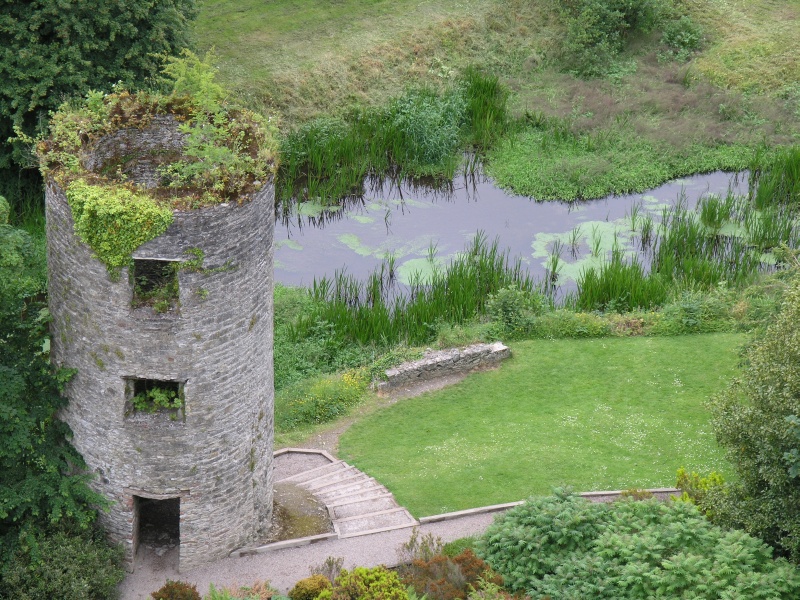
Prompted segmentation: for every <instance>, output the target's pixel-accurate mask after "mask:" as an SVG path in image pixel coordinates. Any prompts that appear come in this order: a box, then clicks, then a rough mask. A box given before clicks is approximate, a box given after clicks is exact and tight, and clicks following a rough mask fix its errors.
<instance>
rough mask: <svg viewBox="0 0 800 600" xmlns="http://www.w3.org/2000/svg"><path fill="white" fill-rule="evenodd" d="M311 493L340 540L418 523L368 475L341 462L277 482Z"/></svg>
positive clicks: (335, 461)
mask: <svg viewBox="0 0 800 600" xmlns="http://www.w3.org/2000/svg"><path fill="white" fill-rule="evenodd" d="M280 482H291V483H294V484H296V485H298V486H300V487H302V488H305V489H306V490H308V491H309V492H311V493H312V494H313V495H314V496H315V497H316V498H317V499H318V500H319V501H320V502H322V503H323V504H325V506H326V507H327V509H328V514H329V515H330V518H331V521H332V522H333V527H334V531H336V533H337V534H338V535H339V537H340V538H346V537H355V536H359V535H368V534H370V533H378V532H381V531H390V530H392V529H401V528H404V527H414V526H415V525H418V524H419V523H418V522H417V520H416V519H415V518H414V517H412V516H411V514H410V513H409V512H408V511H407V510H406V509H405V508H403V507H401V506H399V505H398V504H397V502H396V501H395V499H394V496H393V495H392V493H391V492H390V491H389V490H387V489H386V488H385V487H384V486H382V485H381V484H380V483H378V482H377V481H375V480H374V479H373V478H372V477H370V476H369V475H367V474H365V473H362V472H361V471H359V470H358V469H356V468H355V467H353V466H351V465H349V464H347V463H346V462H344V461H341V460H338V461H337V460H333V461H331V462H330V463H328V464H325V465H322V466H319V467H315V468H313V469H309V470H307V471H303V472H300V473H296V474H294V475H292V476H291V477H285V478H283V479H280V480H278V481H276V483H280Z"/></svg>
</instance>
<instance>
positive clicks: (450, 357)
mask: <svg viewBox="0 0 800 600" xmlns="http://www.w3.org/2000/svg"><path fill="white" fill-rule="evenodd" d="M509 356H511V350H509V349H508V347H507V346H505V345H504V344H503V343H502V342H495V343H494V344H474V345H472V346H467V347H466V348H464V349H463V350H459V349H458V348H452V349H450V350H440V351H436V352H428V353H426V354H425V356H424V357H423V358H422V359H420V360H415V361H414V362H409V363H403V364H402V365H399V366H397V367H394V368H393V369H389V370H388V371H386V381H382V382H380V383H379V384H378V389H386V388H393V387H399V386H403V385H408V384H412V383H417V382H420V381H427V380H429V379H436V378H438V377H444V376H446V375H454V374H457V373H464V372H466V371H471V370H473V369H476V368H479V367H487V366H492V365H495V364H497V363H499V362H500V361H501V360H503V359H506V358H508V357H509Z"/></svg>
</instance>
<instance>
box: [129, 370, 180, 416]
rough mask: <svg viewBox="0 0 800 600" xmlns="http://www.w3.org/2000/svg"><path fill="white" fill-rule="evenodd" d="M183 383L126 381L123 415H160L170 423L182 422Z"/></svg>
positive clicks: (156, 380)
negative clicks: (165, 417) (164, 416)
mask: <svg viewBox="0 0 800 600" xmlns="http://www.w3.org/2000/svg"><path fill="white" fill-rule="evenodd" d="M183 385H184V384H183V382H181V381H165V380H158V379H127V380H126V382H125V400H126V401H125V415H126V416H128V417H130V416H133V415H136V414H162V415H166V416H167V417H168V418H169V419H170V420H171V421H178V420H181V421H182V420H183V418H184V396H183Z"/></svg>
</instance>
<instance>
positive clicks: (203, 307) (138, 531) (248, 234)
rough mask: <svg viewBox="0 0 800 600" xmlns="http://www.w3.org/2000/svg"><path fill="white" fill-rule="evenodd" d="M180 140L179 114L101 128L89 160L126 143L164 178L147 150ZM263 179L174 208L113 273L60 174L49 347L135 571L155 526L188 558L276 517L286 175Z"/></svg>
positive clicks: (99, 160)
mask: <svg viewBox="0 0 800 600" xmlns="http://www.w3.org/2000/svg"><path fill="white" fill-rule="evenodd" d="M182 143H183V138H182V134H180V133H179V131H178V127H177V122H176V121H175V120H174V119H173V118H172V117H156V118H154V119H153V120H152V121H151V122H150V123H149V125H148V126H147V127H144V128H132V129H123V130H120V131H118V132H116V133H113V134H110V135H107V136H106V137H104V138H103V139H101V140H99V141H98V142H97V143H96V144H94V145H93V147H92V148H90V149H89V155H88V158H84V160H83V165H84V167H85V168H86V170H87V172H88V173H97V174H101V173H102V172H104V171H103V170H104V169H106V170H107V169H108V163H109V161H110V160H111V158H110V157H119V156H120V155H124V156H125V157H126V159H125V161H126V162H125V166H124V169H125V173H126V177H127V178H128V181H132V182H135V183H137V184H139V185H140V186H141V187H142V188H152V187H153V186H154V185H156V184H157V182H158V179H159V178H158V176H157V172H156V169H155V161H153V160H152V158H150V159H148V157H154V156H155V157H158V152H160V151H161V150H159V149H162V150H163V152H166V153H168V152H174V151H176V150H177V151H178V152H179V151H180V149H181V146H182ZM162 154H163V153H162ZM130 157H134V158H133V159H131V158H130ZM137 157H139V158H137ZM256 186H257V188H260V189H258V191H256V192H255V193H253V194H251V195H249V196H248V197H246V198H242V199H241V200H242V201H241V202H228V203H221V204H217V205H213V206H205V207H201V208H197V209H193V210H175V211H173V220H172V224H171V225H170V226H169V228H168V229H167V231H166V232H165V233H163V234H161V235H160V236H158V237H156V238H155V239H152V240H150V241H148V242H146V243H144V244H143V245H141V246H140V247H139V248H137V249H136V250H135V251H134V252H133V257H132V258H133V260H132V264H131V266H130V267H127V268H123V269H122V270H121V272H120V273H117V274H116V275H115V274H114V273H113V272H109V270H108V269H107V268H106V266H105V265H104V264H103V263H102V262H100V261H99V260H98V259H97V258H96V257H95V254H94V252H93V251H92V249H91V248H89V247H88V246H87V245H86V244H85V243H83V242H82V241H81V239H80V238H79V237H78V236H77V235H76V234H75V233H74V221H73V214H72V211H71V208H70V205H69V203H68V201H67V196H66V194H65V190H63V189H62V188H61V187H60V186H59V185H58V183H56V182H55V180H54V179H53V178H49V179H48V187H47V194H46V203H47V239H48V247H49V250H48V252H49V255H48V269H49V305H50V312H51V313H52V318H53V322H52V333H53V335H52V344H51V354H52V357H53V360H54V361H55V363H56V364H57V365H58V366H63V367H67V368H73V369H76V371H77V372H76V374H75V376H74V377H73V378H72V380H71V381H70V382H69V384H68V386H67V390H66V394H67V396H68V398H69V404H68V406H67V408H66V409H65V411H64V413H63V415H62V418H63V419H64V420H65V421H66V422H67V423H68V424H69V425H70V427H71V428H72V432H73V434H74V438H73V444H74V445H75V447H76V448H77V449H78V451H79V452H80V453H81V454H82V455H83V457H84V459H85V460H86V463H87V464H88V466H89V468H90V470H91V471H92V472H93V473H94V474H95V477H94V478H93V480H92V482H91V486H92V487H93V488H94V489H95V490H96V491H97V492H99V493H101V494H102V495H103V496H105V497H106V498H107V499H108V500H109V501H110V505H109V507H108V508H107V510H105V511H103V512H101V516H100V519H101V522H102V525H103V526H104V527H105V528H106V530H107V532H108V534H109V536H110V538H111V540H112V541H114V542H119V543H122V544H123V545H124V547H125V553H126V563H127V565H128V567H129V569H131V570H132V569H133V567H134V565H135V556H136V553H137V549H138V548H139V545H140V542H141V541H142V540H143V539H144V538H146V537H148V536H152V535H153V534H154V533H155V534H156V535H160V536H161V537H162V538H172V539H173V540H175V542H176V543H177V544H178V545H179V568H180V570H186V569H189V568H192V567H195V566H197V565H199V564H202V563H204V562H207V561H211V560H215V559H217V558H220V557H224V556H227V555H228V553H229V552H230V551H231V550H233V549H235V548H238V547H241V546H244V545H246V544H248V543H251V542H252V541H254V540H255V539H256V538H257V537H258V536H259V534H260V533H261V532H264V531H265V530H266V529H268V527H269V522H270V519H271V513H272V482H271V476H272V445H273V378H272V373H273V363H272V352H273V347H272V314H273V308H272V292H273V282H272V262H273V254H272V236H273V223H274V217H273V214H274V210H273V203H274V187H273V185H272V183H267V184H266V185H261V184H258V183H257V184H256ZM154 529H155V531H154ZM159 530H162V531H159Z"/></svg>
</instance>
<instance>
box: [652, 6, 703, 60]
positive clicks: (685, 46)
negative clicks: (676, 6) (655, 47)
mask: <svg viewBox="0 0 800 600" xmlns="http://www.w3.org/2000/svg"><path fill="white" fill-rule="evenodd" d="M661 42H662V43H663V44H664V45H665V46H666V47H667V52H666V56H668V57H670V58H674V59H675V60H679V61H685V60H688V58H689V56H690V55H691V53H692V52H696V51H697V50H700V48H701V47H702V45H703V28H702V27H700V25H698V24H697V23H695V22H694V21H693V20H692V18H691V17H689V16H687V15H683V16H682V17H681V18H679V19H675V20H672V21H669V22H668V23H666V24H665V25H664V29H663V33H662V36H661Z"/></svg>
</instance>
